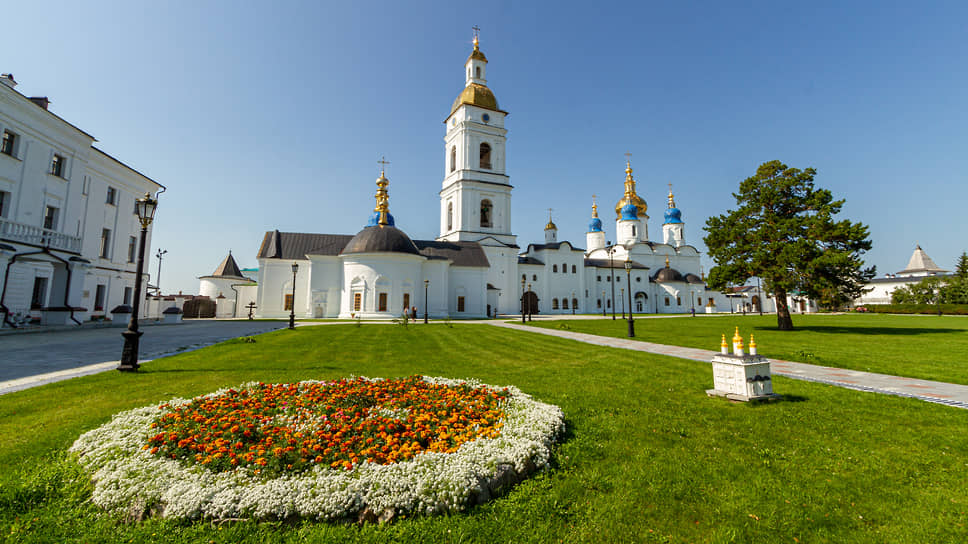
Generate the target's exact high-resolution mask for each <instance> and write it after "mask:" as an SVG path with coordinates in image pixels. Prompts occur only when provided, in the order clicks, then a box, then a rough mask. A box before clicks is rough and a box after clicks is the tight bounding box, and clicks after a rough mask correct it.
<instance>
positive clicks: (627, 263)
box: [625, 255, 635, 338]
mask: <svg viewBox="0 0 968 544" xmlns="http://www.w3.org/2000/svg"><path fill="white" fill-rule="evenodd" d="M625 279H626V282H627V283H628V288H629V338H632V337H634V336H635V322H634V321H632V261H630V260H629V256H628V255H626V256H625Z"/></svg>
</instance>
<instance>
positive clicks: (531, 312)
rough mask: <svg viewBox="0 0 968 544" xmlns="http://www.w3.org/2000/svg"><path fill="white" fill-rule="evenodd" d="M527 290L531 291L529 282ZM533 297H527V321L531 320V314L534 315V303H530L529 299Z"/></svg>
mask: <svg viewBox="0 0 968 544" xmlns="http://www.w3.org/2000/svg"><path fill="white" fill-rule="evenodd" d="M528 292H529V293H530V292H531V284H530V283H529V284H528ZM532 298H533V297H528V321H532V319H531V316H533V315H534V304H531V299H532Z"/></svg>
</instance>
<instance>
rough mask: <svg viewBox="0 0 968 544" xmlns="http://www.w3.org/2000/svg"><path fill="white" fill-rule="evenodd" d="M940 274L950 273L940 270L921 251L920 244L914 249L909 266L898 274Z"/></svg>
mask: <svg viewBox="0 0 968 544" xmlns="http://www.w3.org/2000/svg"><path fill="white" fill-rule="evenodd" d="M939 272H948V271H947V270H944V269H942V268H940V267H939V266H938V265H937V264H935V263H934V260H932V259H931V257H928V254H927V253H925V251H924V250H923V249H921V245H920V244H918V246H917V247H916V248H914V254H913V255H911V260H909V261H908V265H907V267H906V268H905V269H904V270H901V271H900V272H898V274H917V275H924V276H927V275H929V274H937V273H939Z"/></svg>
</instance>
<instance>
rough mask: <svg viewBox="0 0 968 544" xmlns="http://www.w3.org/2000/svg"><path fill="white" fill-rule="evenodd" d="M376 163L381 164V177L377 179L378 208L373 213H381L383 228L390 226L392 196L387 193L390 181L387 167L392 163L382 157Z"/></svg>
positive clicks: (380, 221) (380, 223) (381, 225)
mask: <svg viewBox="0 0 968 544" xmlns="http://www.w3.org/2000/svg"><path fill="white" fill-rule="evenodd" d="M376 162H377V163H378V164H380V177H378V178H376V187H377V189H376V207H375V208H373V211H375V212H379V214H380V220H379V222H378V224H379V225H380V227H383V226H385V225H389V224H390V219H389V216H390V194H389V192H388V191H387V186H388V185H390V181H389V180H388V179H387V177H386V165H388V164H390V162H389V161H387V160H386V157H380V160H378V161H376Z"/></svg>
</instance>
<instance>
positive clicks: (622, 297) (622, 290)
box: [618, 287, 632, 319]
mask: <svg viewBox="0 0 968 544" xmlns="http://www.w3.org/2000/svg"><path fill="white" fill-rule="evenodd" d="M620 291H621V292H620V293H619V295H618V298H619V300H621V301H622V319H625V288H624V287H622V288H621V289H620ZM631 311H632V308H631V307H629V312H631Z"/></svg>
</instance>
